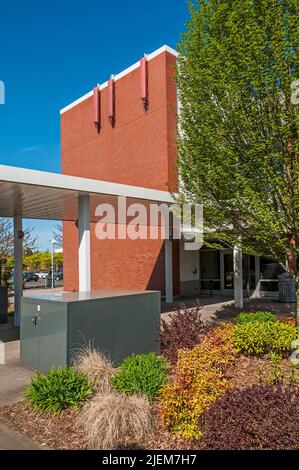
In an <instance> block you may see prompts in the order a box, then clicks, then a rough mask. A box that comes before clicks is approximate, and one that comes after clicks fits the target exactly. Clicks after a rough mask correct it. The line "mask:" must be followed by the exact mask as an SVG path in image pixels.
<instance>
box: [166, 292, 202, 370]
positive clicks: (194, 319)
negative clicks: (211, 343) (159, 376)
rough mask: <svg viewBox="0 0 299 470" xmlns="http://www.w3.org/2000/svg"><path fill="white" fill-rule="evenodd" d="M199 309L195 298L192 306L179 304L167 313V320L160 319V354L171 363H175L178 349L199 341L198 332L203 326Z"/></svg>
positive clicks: (189, 347)
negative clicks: (175, 308)
mask: <svg viewBox="0 0 299 470" xmlns="http://www.w3.org/2000/svg"><path fill="white" fill-rule="evenodd" d="M201 309H202V305H201V304H200V302H199V301H198V300H197V301H196V304H195V306H194V307H190V308H187V307H186V306H185V305H181V306H180V308H178V309H177V310H176V311H175V312H173V313H170V314H169V318H168V320H161V327H160V336H159V340H160V341H161V354H163V356H165V357H166V359H167V360H168V361H169V362H170V363H171V364H173V365H174V364H176V362H177V358H178V350H179V349H191V348H193V347H194V346H195V345H196V344H197V343H198V342H199V334H200V332H201V331H202V329H203V328H204V323H203V322H202V320H201V313H200V310H201Z"/></svg>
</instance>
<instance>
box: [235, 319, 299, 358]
mask: <svg viewBox="0 0 299 470" xmlns="http://www.w3.org/2000/svg"><path fill="white" fill-rule="evenodd" d="M296 338H298V329H297V328H295V327H294V326H292V325H289V324H287V323H282V322H280V321H277V322H264V323H263V322H258V321H250V322H245V323H241V324H239V325H237V326H236V328H235V332H234V342H235V345H236V346H237V348H238V349H239V351H240V352H243V353H246V354H249V355H254V356H260V355H262V354H266V353H268V352H270V351H273V352H276V353H279V354H286V353H289V352H290V351H291V349H292V348H291V344H292V341H293V340H295V339H296Z"/></svg>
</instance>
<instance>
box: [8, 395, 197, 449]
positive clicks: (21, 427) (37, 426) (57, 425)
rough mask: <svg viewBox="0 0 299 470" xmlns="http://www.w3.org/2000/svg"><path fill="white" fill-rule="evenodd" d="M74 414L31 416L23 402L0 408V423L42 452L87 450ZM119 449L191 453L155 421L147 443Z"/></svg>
mask: <svg viewBox="0 0 299 470" xmlns="http://www.w3.org/2000/svg"><path fill="white" fill-rule="evenodd" d="M76 415H77V412H75V411H72V410H66V411H63V412H62V413H61V415H60V416H59V417H57V416H52V415H50V414H37V413H33V412H32V410H31V408H30V407H29V405H27V404H26V403H25V402H23V401H19V402H17V403H12V404H10V405H6V406H4V407H2V408H0V421H2V422H4V423H5V424H6V425H7V426H9V427H11V428H12V429H15V430H16V431H18V432H20V433H21V434H24V435H26V436H27V437H29V438H30V439H32V440H33V441H35V442H37V443H38V444H40V445H41V446H43V447H44V448H45V449H55V450H82V449H83V450H84V449H87V445H86V444H85V438H84V434H83V433H82V432H81V431H80V429H78V427H77V426H76ZM118 448H119V449H127V450H129V449H135V450H136V449H147V450H150V449H152V450H185V449H191V448H192V447H191V445H190V444H189V443H188V441H186V440H184V439H182V438H180V437H179V436H175V435H173V434H170V433H169V432H167V431H165V429H164V428H163V426H162V424H161V423H160V422H159V420H158V419H157V420H156V426H155V430H154V432H153V433H152V434H151V435H150V436H148V437H147V438H146V439H142V440H141V439H138V437H136V438H135V439H132V438H131V439H129V438H128V439H127V440H126V441H125V442H123V443H122V445H120V446H119V447H118Z"/></svg>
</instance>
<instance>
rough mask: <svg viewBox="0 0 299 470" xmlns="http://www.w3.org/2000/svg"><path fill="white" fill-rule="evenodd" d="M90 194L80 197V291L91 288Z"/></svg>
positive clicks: (86, 290)
mask: <svg viewBox="0 0 299 470" xmlns="http://www.w3.org/2000/svg"><path fill="white" fill-rule="evenodd" d="M89 211H90V209H89V196H79V197H78V231H79V291H80V292H88V291H90V290H91V267H90V212H89Z"/></svg>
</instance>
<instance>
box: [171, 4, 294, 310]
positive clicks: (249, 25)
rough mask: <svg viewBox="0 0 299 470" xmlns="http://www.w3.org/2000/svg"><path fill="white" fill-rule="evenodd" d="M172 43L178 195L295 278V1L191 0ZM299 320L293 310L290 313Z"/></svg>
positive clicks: (230, 238)
mask: <svg viewBox="0 0 299 470" xmlns="http://www.w3.org/2000/svg"><path fill="white" fill-rule="evenodd" d="M190 13H191V20H190V22H189V23H188V25H187V32H186V33H185V34H184V35H183V37H182V40H181V43H180V45H179V51H180V57H179V60H178V70H177V82H178V88H179V97H180V103H181V113H180V130H181V131H180V136H179V139H178V141H179V170H180V174H181V179H182V188H181V194H182V199H187V200H189V201H193V202H200V203H203V204H204V218H205V224H206V238H207V239H211V237H212V238H213V240H215V241H217V242H220V244H226V245H229V246H233V245H235V244H236V243H241V246H242V248H243V250H244V252H247V253H249V254H254V255H265V256H271V257H273V258H275V259H276V260H277V261H278V262H279V263H280V264H281V265H282V266H283V267H284V268H285V269H287V270H288V271H289V272H290V273H291V274H292V275H293V276H294V277H295V279H296V280H297V283H298V281H299V256H298V255H299V216H298V210H299V143H298V106H297V105H296V103H297V102H298V98H297V97H296V86H297V83H298V82H296V80H297V79H299V70H298V45H299V34H298V15H299V4H298V0H254V1H253V0H221V1H218V0H198V1H197V5H196V6H194V5H192V4H191V5H190ZM297 316H298V318H299V308H298V309H297Z"/></svg>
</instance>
